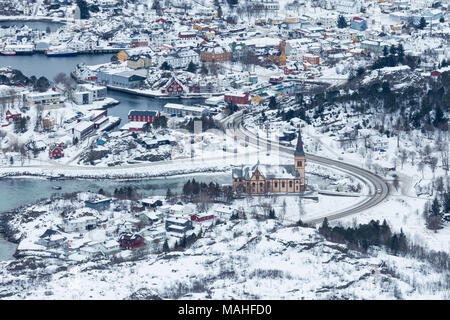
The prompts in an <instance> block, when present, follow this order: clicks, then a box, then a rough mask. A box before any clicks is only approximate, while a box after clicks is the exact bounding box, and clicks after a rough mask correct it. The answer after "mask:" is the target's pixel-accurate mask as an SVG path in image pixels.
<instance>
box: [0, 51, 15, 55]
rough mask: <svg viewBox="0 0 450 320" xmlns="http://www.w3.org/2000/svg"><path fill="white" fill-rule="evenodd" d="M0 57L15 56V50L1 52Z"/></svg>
mask: <svg viewBox="0 0 450 320" xmlns="http://www.w3.org/2000/svg"><path fill="white" fill-rule="evenodd" d="M0 55H2V56H15V55H16V52H15V51H14V50H3V51H0Z"/></svg>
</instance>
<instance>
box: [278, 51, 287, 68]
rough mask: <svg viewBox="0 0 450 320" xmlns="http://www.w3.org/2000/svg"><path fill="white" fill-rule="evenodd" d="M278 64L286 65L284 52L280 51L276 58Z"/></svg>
mask: <svg viewBox="0 0 450 320" xmlns="http://www.w3.org/2000/svg"><path fill="white" fill-rule="evenodd" d="M278 65H279V66H284V65H286V54H285V53H284V51H283V52H281V54H280V57H279V58H278Z"/></svg>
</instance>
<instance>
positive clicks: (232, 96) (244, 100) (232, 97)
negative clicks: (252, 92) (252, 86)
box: [223, 92, 250, 104]
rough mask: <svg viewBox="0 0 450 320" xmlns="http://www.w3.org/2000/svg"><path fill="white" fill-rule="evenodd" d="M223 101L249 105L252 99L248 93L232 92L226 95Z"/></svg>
mask: <svg viewBox="0 0 450 320" xmlns="http://www.w3.org/2000/svg"><path fill="white" fill-rule="evenodd" d="M223 101H224V102H225V103H234V104H249V103H250V98H249V94H248V92H231V93H227V94H225V96H224V98H223Z"/></svg>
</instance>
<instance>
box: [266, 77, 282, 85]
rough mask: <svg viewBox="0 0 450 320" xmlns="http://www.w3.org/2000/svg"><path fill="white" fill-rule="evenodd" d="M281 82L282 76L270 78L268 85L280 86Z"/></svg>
mask: <svg viewBox="0 0 450 320" xmlns="http://www.w3.org/2000/svg"><path fill="white" fill-rule="evenodd" d="M282 82H283V76H280V77H270V79H269V83H271V84H280V83H282Z"/></svg>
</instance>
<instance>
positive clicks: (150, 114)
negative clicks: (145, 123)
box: [128, 110, 157, 117]
mask: <svg viewBox="0 0 450 320" xmlns="http://www.w3.org/2000/svg"><path fill="white" fill-rule="evenodd" d="M156 115H157V112H156V111H150V110H130V111H129V112H128V116H138V117H140V116H142V117H145V116H148V117H154V116H156Z"/></svg>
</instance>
